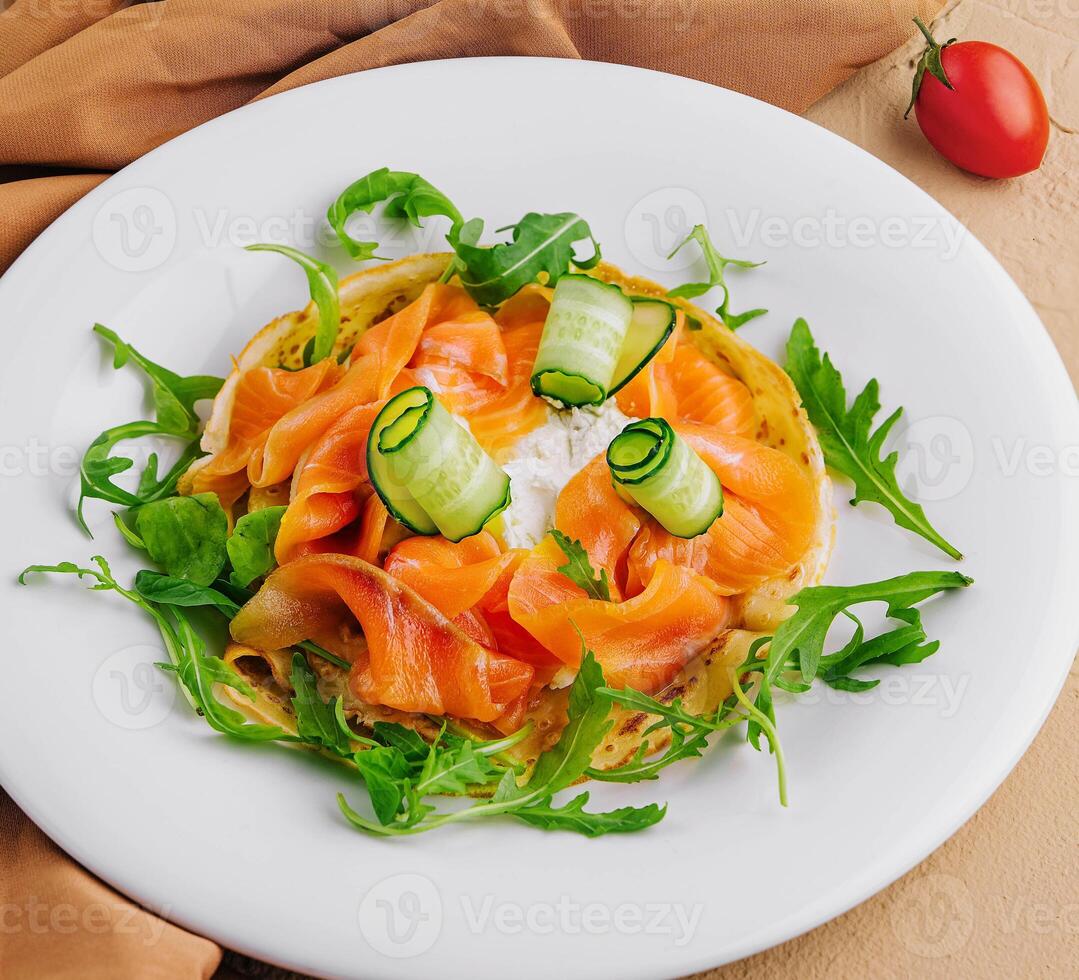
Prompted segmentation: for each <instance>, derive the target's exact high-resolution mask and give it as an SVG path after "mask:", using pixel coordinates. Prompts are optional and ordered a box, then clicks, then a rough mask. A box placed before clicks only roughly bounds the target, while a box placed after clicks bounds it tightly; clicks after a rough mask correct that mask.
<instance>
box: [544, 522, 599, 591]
mask: <svg viewBox="0 0 1079 980" xmlns="http://www.w3.org/2000/svg"><path fill="white" fill-rule="evenodd" d="M547 533H548V534H550V535H551V537H552V538H554V539H555V542H556V543H557V544H558V547H559V548H561V549H562V554H564V555H565V556H566V558H567V559H568V561H567V562H566V564H565V565H559V566H558V571H559V572H561V573H562V574H563V575H565V576H566V578H568V579H569V580H570V581H571V582H572V583H573V584H574V585H577V586H579V587H580V588H582V589H584V591H585V592H587V593H588V595H589V597H590V598H592V599H603V600H604V601H606V602H610V601H611V583H610V581H609V580H608V579H607V570H606V569H605V568H601V569H600V572H599V575H598V576H597V575H596V570H595V568H593V567H592V562H591V560H590V559H589V557H588V552H587V551H585V550H584V545H582V544H581V542H580V541H572V540H570V538H569V537H568V536H567V535H565V534H563V533H562V532H561V531H559V530H558V529H557V528H552V529H551V530H550V531H548V532H547Z"/></svg>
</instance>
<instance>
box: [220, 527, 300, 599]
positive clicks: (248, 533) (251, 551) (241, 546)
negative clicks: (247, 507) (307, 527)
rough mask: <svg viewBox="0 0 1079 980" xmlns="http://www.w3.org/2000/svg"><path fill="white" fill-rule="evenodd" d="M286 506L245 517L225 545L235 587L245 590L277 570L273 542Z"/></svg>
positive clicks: (231, 578) (230, 577)
mask: <svg viewBox="0 0 1079 980" xmlns="http://www.w3.org/2000/svg"><path fill="white" fill-rule="evenodd" d="M287 509H288V508H287V507H264V508H263V509H262V510H255V511H251V512H250V513H248V514H244V516H243V517H241V518H240V519H239V520H238V521H237V522H236V527H235V528H234V529H233V532H232V534H231V535H230V536H229V539H228V541H226V542H225V548H226V550H227V551H228V556H229V561H230V562H232V574H231V575H230V576H229V579H230V580H231V581H232V583H233V584H234V585H238V586H240V587H241V588H246V587H247V586H248V585H250V584H251V583H252V582H253V581H254V580H255V579H257V578H261V577H262V576H263V575H267V574H269V573H270V572H271V571H273V569H274V568H276V567H277V559H276V558H274V542H275V541H276V540H277V532H278V530H279V529H280V527H281V518H282V517H283V516H284V514H285V511H286V510H287Z"/></svg>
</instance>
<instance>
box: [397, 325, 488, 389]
mask: <svg viewBox="0 0 1079 980" xmlns="http://www.w3.org/2000/svg"><path fill="white" fill-rule="evenodd" d="M432 362H436V363H441V364H445V365H446V366H447V367H452V368H456V369H457V370H460V371H467V372H469V373H471V374H481V375H484V376H486V377H488V378H490V379H491V380H492V381H494V382H495V383H496V384H498V385H500V386H501V387H503V388H504V387H506V385H507V384H509V359H508V358H507V356H506V345H505V344H504V343H503V342H502V331H501V330H500V329H499V327H498V324H497V323H495V321H494V320H493V319H492V318H491V316H490V315H489V314H487V313H484V312H483V311H482V310H472V311H470V312H468V313H464V314H462V315H461V316H459V317H457V318H456V319H453V320H447V321H444V322H442V323H436V324H435V325H434V326H432V327H428V329H427V330H425V331H424V333H423V336H422V337H421V338H420V343H419V349H418V350H417V352H416V357H415V359H414V360H413V366H419V365H421V364H429V363H432Z"/></svg>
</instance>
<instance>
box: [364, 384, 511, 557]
mask: <svg viewBox="0 0 1079 980" xmlns="http://www.w3.org/2000/svg"><path fill="white" fill-rule="evenodd" d="M367 471H368V473H369V474H370V477H371V483H372V485H373V486H374V488H375V492H376V493H377V494H378V495H379V497H380V498H381V499H382V502H383V503H384V504H385V505H386V509H387V510H388V511H389V512H390V514H391V515H392V516H393V517H394V518H395V519H397V520H398V521H400V522H401V523H402V524H404V525H405V526H406V527H407V528H409V529H410V530H412V531H415V532H416V533H417V534H442V535H443V536H444V537H445V538H447V539H449V540H450V541H460V540H461V539H462V538H467V537H469V536H470V535H472V534H478V533H479V532H480V531H481V530H482V529H483V526H484V524H486V523H487V522H488V521H489V520H491V518H492V517H494V516H496V515H497V514H499V513H501V512H502V511H503V510H505V508H506V507H507V506H509V502H510V479H509V477H508V476H507V475H506V473H505V472H504V471H503V470H502V469H501V468H500V467H499V466H498V465H497V464H496V463H495V461H494V460H493V459H491V457H490V456H488V455H487V453H486V452H484V450H483V448H482V447H481V446H480V444H479V443H478V442H476V440H475V438H474V437H473V436H472V433H471V432H469V431H468V429H466V428H465V427H464V426H462V425H461V424H460V423H459V422H458V421H457V420H456V419H454V417H453V416H452V415H450V413H449V412H447V411H446V409H445V408H444V407H443V405H442V403H441V402H440V401H439V400H438V399H437V398H435V396H434V394H433V393H432V392H431V390H430V389H429V388H426V387H423V386H419V387H416V388H408V389H407V390H405V391H402V392H401V393H400V394H399V395H396V396H394V397H393V398H391V399H390V400H389V401H388V402H387V403H386V404H385V405H384V406H383V408H382V411H380V412H379V413H378V415H377V416H376V417H375V421H374V424H373V425H372V426H371V434H370V435H369V436H368V439H367Z"/></svg>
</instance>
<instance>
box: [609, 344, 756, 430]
mask: <svg viewBox="0 0 1079 980" xmlns="http://www.w3.org/2000/svg"><path fill="white" fill-rule="evenodd" d="M671 340H675V337H674V336H672V338H671ZM667 343H668V344H671V341H668V342H667ZM667 350H668V348H667V345H664V347H663V350H661V351H660V353H659V354H657V355H656V357H655V359H654V360H653V362H652V363H650V364H649V365H648V366H647V367H646V368H645V369H644V370H643V371H641V372H640V374H638V375H637V376H636V377H635V378H633V379H632V380H631V381H630V382H629V384H627V385H626V386H625V387H624V388H623V389H622V390H621V391H619V392H618V394H617V395H616V396H615V398H616V400H617V402H618V407H619V408H620V409H621V410H622V411H623V412H624V413H625V414H626V415H629V416H632V417H634V418H648V417H649V416H652V417H657V416H658V417H661V418H665V419H667V420H668V421H669V422H674V421H676V420H678V419H685V420H688V421H693V422H703V423H706V424H707V425H714V426H715V427H716V428H718V429H720V430H722V431H723V432H728V433H731V434H732V435H738V436H744V437H745V438H747V439H751V438H753V436H754V435H755V433H756V431H757V411H756V408H755V407H754V405H753V395H752V393H751V392H750V390H749V388H747V387H746V386H745V385H744V384H743V383H742V382H741V381H739V380H738V379H737V378H732V377H731V376H730V375H729V374H725V373H724V372H723V371H721V370H720V369H719V368H718V367H716V365H715V364H713V363H712V362H711V361H710V360H708V358H707V357H705V356H704V354H702V353H701V352H700V351H699V350H698V349H697V348H696V347H695V346H694V345H693V344H692V343H676V344H674V345H672V346H671V347H670V351H669V356H668V357H666V358H665V359H663V360H661V357H662V356H663V355H664V353H666V352H667Z"/></svg>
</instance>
